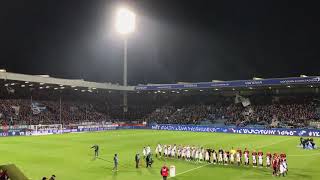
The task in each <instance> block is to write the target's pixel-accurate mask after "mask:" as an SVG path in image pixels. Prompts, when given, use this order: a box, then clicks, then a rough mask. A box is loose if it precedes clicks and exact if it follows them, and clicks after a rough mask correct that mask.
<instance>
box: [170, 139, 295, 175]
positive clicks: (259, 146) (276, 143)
mask: <svg viewBox="0 0 320 180" xmlns="http://www.w3.org/2000/svg"><path fill="white" fill-rule="evenodd" d="M287 140H290V139H284V140H281V141H278V142H273V143H271V144H267V145H263V146H259V147H258V148H264V147H267V146H271V145H275V144H279V143H281V142H283V141H287ZM208 165H211V164H205V165H202V166H198V167H195V168H192V169H189V170H186V171H183V172H181V173H177V174H176V176H179V175H181V174H185V173H188V172H190V171H194V170H197V169H200V168H203V167H205V166H208ZM170 178H171V177H169V178H168V179H170Z"/></svg>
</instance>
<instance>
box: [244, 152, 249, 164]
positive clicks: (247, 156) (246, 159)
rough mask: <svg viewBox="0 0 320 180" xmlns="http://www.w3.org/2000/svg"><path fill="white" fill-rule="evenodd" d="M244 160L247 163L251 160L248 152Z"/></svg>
mask: <svg viewBox="0 0 320 180" xmlns="http://www.w3.org/2000/svg"><path fill="white" fill-rule="evenodd" d="M244 160H245V162H246V163H248V162H249V154H248V153H244Z"/></svg>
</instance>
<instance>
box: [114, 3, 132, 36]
mask: <svg viewBox="0 0 320 180" xmlns="http://www.w3.org/2000/svg"><path fill="white" fill-rule="evenodd" d="M135 25H136V14H135V13H134V12H132V11H130V10H129V9H127V8H120V9H118V11H117V14H116V30H117V32H118V33H120V34H129V33H132V32H134V30H135Z"/></svg>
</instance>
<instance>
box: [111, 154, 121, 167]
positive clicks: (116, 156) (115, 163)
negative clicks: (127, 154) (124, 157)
mask: <svg viewBox="0 0 320 180" xmlns="http://www.w3.org/2000/svg"><path fill="white" fill-rule="evenodd" d="M113 162H114V167H113V169H112V171H118V163H119V159H118V155H117V154H114V157H113Z"/></svg>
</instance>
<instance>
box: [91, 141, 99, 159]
mask: <svg viewBox="0 0 320 180" xmlns="http://www.w3.org/2000/svg"><path fill="white" fill-rule="evenodd" d="M92 148H93V149H94V156H95V157H98V156H99V146H98V145H97V144H95V145H93V146H92V147H91V149H92Z"/></svg>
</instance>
